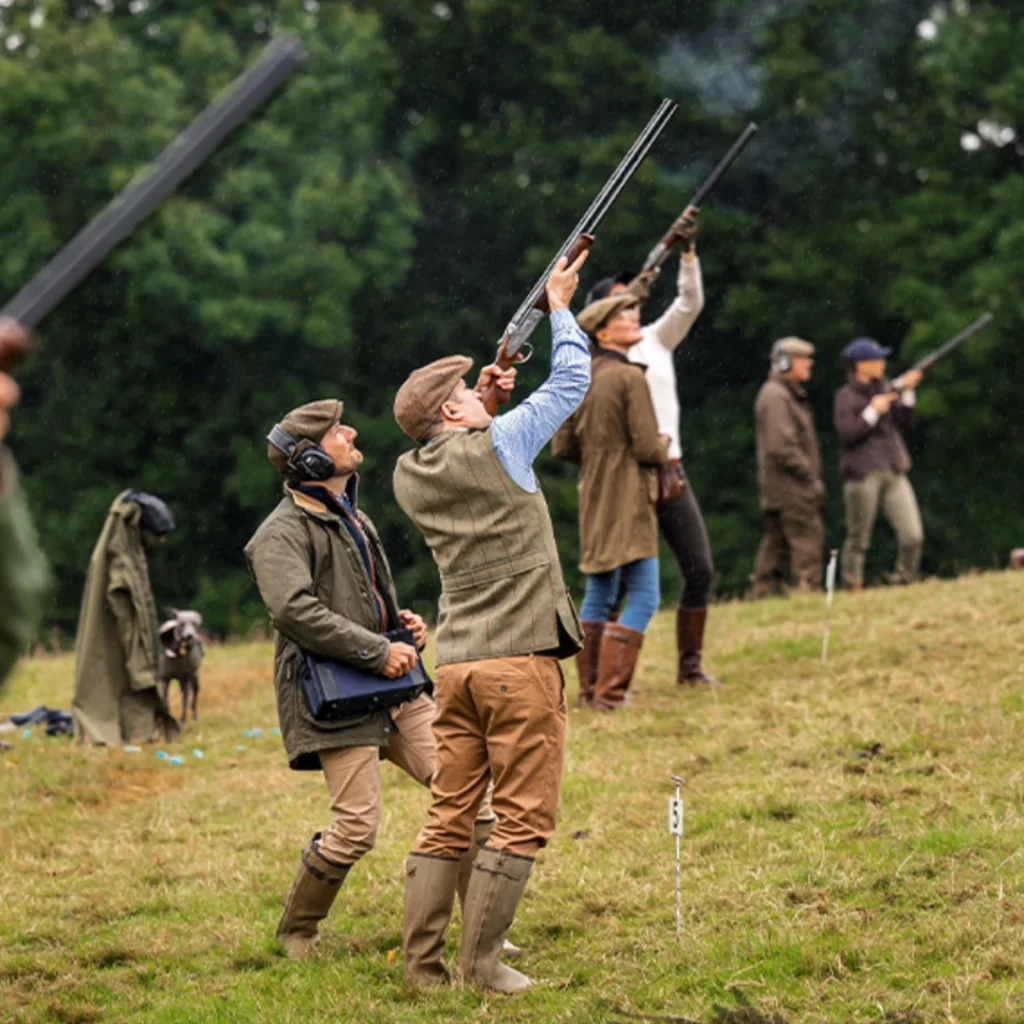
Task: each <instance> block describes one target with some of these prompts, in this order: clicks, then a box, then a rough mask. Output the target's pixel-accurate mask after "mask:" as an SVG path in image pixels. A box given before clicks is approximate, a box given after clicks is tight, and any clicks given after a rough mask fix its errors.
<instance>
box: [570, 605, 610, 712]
mask: <svg viewBox="0 0 1024 1024" xmlns="http://www.w3.org/2000/svg"><path fill="white" fill-rule="evenodd" d="M582 626H583V650H582V651H580V653H579V654H577V655H576V674H577V675H578V676H579V677H580V693H579V697H578V698H577V699H576V707H578V708H589V707H592V706H593V704H594V690H595V689H596V688H597V658H598V655H599V654H600V653H601V634H602V633H604V626H605V624H604V623H603V622H583V623H582Z"/></svg>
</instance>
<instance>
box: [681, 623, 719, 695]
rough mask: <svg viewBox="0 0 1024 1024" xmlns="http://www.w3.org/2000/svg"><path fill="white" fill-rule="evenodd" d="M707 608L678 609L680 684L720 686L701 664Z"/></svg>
mask: <svg viewBox="0 0 1024 1024" xmlns="http://www.w3.org/2000/svg"><path fill="white" fill-rule="evenodd" d="M707 618H708V610H707V608H679V609H677V610H676V643H677V645H678V647H679V672H678V674H677V676H676V682H677V683H678V684H679V685H680V686H719V685H720V684H719V682H718V680H717V679H715V678H714V676H709V675H708V674H707V673H706V672H705V671H704V669H703V667H702V666H701V652H702V651H703V648H704V624H705V622H707Z"/></svg>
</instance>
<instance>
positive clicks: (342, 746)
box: [245, 399, 493, 959]
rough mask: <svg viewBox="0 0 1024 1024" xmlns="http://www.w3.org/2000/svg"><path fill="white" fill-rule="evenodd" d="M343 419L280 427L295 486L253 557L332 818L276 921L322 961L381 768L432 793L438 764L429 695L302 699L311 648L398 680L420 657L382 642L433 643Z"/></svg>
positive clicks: (368, 825) (278, 444)
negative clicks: (352, 710) (376, 704)
mask: <svg viewBox="0 0 1024 1024" xmlns="http://www.w3.org/2000/svg"><path fill="white" fill-rule="evenodd" d="M341 416H342V403H341V402H339V401H337V400H335V399H326V400H323V401H319V402H310V403H308V404H307V405H303V406H300V407H299V408H298V409H294V410H292V412H290V413H289V414H288V415H287V416H286V417H285V418H284V419H283V420H282V421H281V423H280V424H279V425H278V427H276V428H275V430H274V432H273V433H272V434H271V443H270V444H269V445H268V449H267V455H268V458H269V459H270V462H271V464H272V465H273V466H274V468H275V469H276V470H277V471H278V472H279V473H281V474H282V476H284V478H285V494H284V497H283V498H282V499H281V501H280V503H279V504H278V506H277V507H276V508H275V509H274V511H273V512H271V514H270V515H269V516H268V517H267V518H266V519H265V520H264V522H263V523H262V525H261V526H260V528H259V529H258V530H257V531H256V533H255V534H254V535H253V538H252V539H251V540H250V541H249V543H248V544H247V545H246V548H245V557H246V560H247V562H248V565H249V568H250V571H251V572H252V574H253V576H254V578H255V580H256V583H257V585H258V586H259V589H260V594H261V596H262V597H263V600H264V602H265V603H266V605H267V609H268V611H269V612H270V617H271V620H272V622H273V624H274V630H275V645H274V688H275V690H276V695H277V712H278V720H279V722H280V725H281V735H282V738H283V740H284V745H285V750H286V751H287V754H288V763H289V765H290V767H292V768H293V769H295V770H297V771H316V770H318V769H319V770H322V771H323V773H324V779H325V781H326V783H327V792H328V794H329V796H330V802H331V811H332V812H333V815H334V820H333V821H332V822H331V823H330V824H329V825H328V826H327V827H326V828H325V829H323V831H321V832H317V833H316V834H315V835H314V836H313V838H312V839H311V840H310V841H309V844H308V845H307V847H306V848H305V850H303V851H302V858H301V861H300V863H299V869H298V872H297V874H296V876H295V880H294V882H293V883H292V887H291V891H290V892H289V893H288V897H287V900H286V901H285V908H284V913H283V914H282V916H281V920H280V923H279V924H278V928H277V937H278V939H279V940H280V941H281V942H282V944H283V945H284V947H285V949H286V950H287V952H288V955H289V956H291V957H293V958H296V959H300V958H302V957H304V956H306V955H308V954H309V953H310V952H312V950H313V948H314V947H315V945H316V943H317V939H318V926H319V923H320V921H322V920H323V919H324V918H325V917H327V915H328V913H329V912H330V909H331V906H332V904H333V903H334V900H335V897H336V896H337V894H338V891H339V889H340V888H341V885H342V883H343V882H344V880H345V878H346V876H347V875H348V873H349V871H350V870H351V868H352V866H353V865H354V864H355V863H356V861H358V860H359V859H360V858H361V857H363V856H365V855H366V854H367V853H369V851H370V850H371V849H372V848H373V845H374V842H375V841H376V836H377V829H378V826H379V824H380V819H381V771H380V763H381V760H382V759H385V760H388V761H391V762H392V763H393V764H395V765H397V766H398V767H399V768H401V769H402V770H403V771H404V772H406V774H408V775H410V776H411V777H412V778H414V779H415V780H416V781H417V782H419V783H420V784H421V785H424V786H429V785H430V780H431V777H432V775H433V773H434V765H435V744H434V737H433V733H432V732H431V722H432V721H433V718H434V712H435V705H434V702H433V700H431V699H430V697H428V696H426V695H423V696H420V697H418V698H416V699H415V700H412V701H407V702H406V703H404V704H400V705H398V706H397V707H394V708H391V709H388V710H378V711H371V712H369V713H363V714H358V715H354V716H349V717H347V718H342V719H338V720H335V721H318V720H316V719H314V718H313V716H312V715H311V714H310V710H309V707H308V706H307V704H306V699H305V695H304V693H303V688H302V682H301V678H300V669H301V659H302V652H303V651H310V652H312V653H314V654H317V655H320V656H321V657H324V658H329V659H331V660H333V661H337V662H340V663H343V664H345V665H349V666H351V667H353V668H356V669H359V670H361V671H364V672H367V673H375V674H379V675H382V676H386V677H387V678H389V679H393V678H397V677H398V676H401V675H403V674H404V673H406V672H408V671H409V670H410V669H411V668H412V667H413V665H414V664H415V661H416V656H417V652H416V648H415V647H413V646H411V645H409V644H406V643H401V642H397V641H391V640H389V639H388V638H387V637H385V636H384V633H385V632H386V631H388V630H392V629H396V628H399V627H402V626H404V627H406V628H408V629H410V630H411V631H412V633H413V635H414V638H415V640H416V645H417V646H418V647H422V646H423V644H424V643H425V642H426V636H427V627H426V625H425V623H424V622H423V620H422V619H421V618H420V617H419V616H418V615H415V614H413V613H412V612H410V611H406V610H404V609H402V610H400V609H399V607H398V600H397V597H396V595H395V587H394V583H393V582H392V578H391V569H390V566H389V565H388V560H387V557H386V556H385V554H384V549H383V547H382V545H381V542H380V538H379V537H378V535H377V531H376V529H375V528H374V525H373V523H372V522H371V520H370V519H369V517H368V516H367V515H366V514H365V513H364V512H362V511H361V510H360V509H359V503H358V486H359V478H358V473H357V470H358V469H359V466H360V465H361V464H362V461H363V455H362V452H361V451H359V449H358V448H357V447H356V443H355V442H356V436H357V435H356V431H355V430H354V429H353V428H352V427H349V426H347V425H345V424H344V423H342V422H341ZM483 813H484V812H482V813H481V818H482V817H483ZM487 813H488V814H489V812H487ZM490 817H491V818H492V819H493V815H491V816H490ZM478 824H482V822H481V823H478ZM487 824H488V827H489V826H490V825H493V820H492V821H491V822H488V823H487Z"/></svg>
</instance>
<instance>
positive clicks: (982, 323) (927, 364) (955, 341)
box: [891, 313, 995, 391]
mask: <svg viewBox="0 0 1024 1024" xmlns="http://www.w3.org/2000/svg"><path fill="white" fill-rule="evenodd" d="M994 319H995V317H994V316H993V315H992V314H991V313H982V314H981V316H979V317H978V319H977V320H975V321H974V323H972V324H968V325H967V326H966V327H965V328H964V329H963V330H962V331H961V332H960V333H959V334H954V335H953V337H952V338H950V339H949V341H946V342H943V343H942V344H941V345H940V346H939V347H938V348H937V349H935V350H934V351H932V352H929V353H928V355H926V356H925V357H924V358H923V359H919V360H918V361H917V362H916V363H914V365H913V366H912V367H911V368H910V370H907V371H906V372H905V373H901V374H900V375H899V376H898V377H897V378H896V379H895V380H894V381H893V382H892V385H891V386H892V390H893V391H901V390H902V389H903V378H904V377H905V376H906V375H907V373H909V372H910V371H911V370H919V371H920V372H921V373H927V371H928V370H930V369H931V368H932V367H933V366H934V365H935V364H936V363H937V362H938V361H939V360H940V359H941V358H942V357H943V356H948V355H949V353H950V352H952V351H953V349H955V348H959V347H960V346H961V345H962V344H963V343H964V342H965V341H966V340H967V339H968V338H970V337H971V336H972V335H974V334H977V333H978V331H980V330H981V329H982V328H983V327H987V326H988V325H989V324H990V323H992V321H993V320H994Z"/></svg>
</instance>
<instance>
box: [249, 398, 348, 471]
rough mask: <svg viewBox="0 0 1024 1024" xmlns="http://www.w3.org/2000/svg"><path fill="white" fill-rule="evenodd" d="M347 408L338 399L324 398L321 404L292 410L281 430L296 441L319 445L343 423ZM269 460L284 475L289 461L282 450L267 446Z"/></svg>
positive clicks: (311, 403) (282, 422)
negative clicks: (332, 429)
mask: <svg viewBox="0 0 1024 1024" xmlns="http://www.w3.org/2000/svg"><path fill="white" fill-rule="evenodd" d="M344 408H345V406H344V405H343V404H342V403H341V402H340V401H338V399H337V398H323V399H321V400H320V401H319V402H307V403H306V404H305V405H300V406H299V407H298V409H292V411H291V412H290V413H288V415H287V416H285V418H284V419H283V420H281V429H282V430H283V431H284V432H285V433H286V434H290V435H291V436H292V437H293V438H294V439H295V440H296V441H312V442H313V444H319V443H320V442H321V441H322V440H323V439H324V435H325V434H326V433H327V431H328V430H330V429H331V427H333V426H334V425H335V424H336V423H340V422H341V414H342V411H343V410H344ZM267 458H268V459H270V464H271V465H272V466H273V467H274V469H276V470H277V471H278V473H284V472H285V471H286V470H287V468H288V460H287V458H285V454H284V452H282V451H281V449H280V448H275V447H274V446H273V445H272V444H268V445H267Z"/></svg>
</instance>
